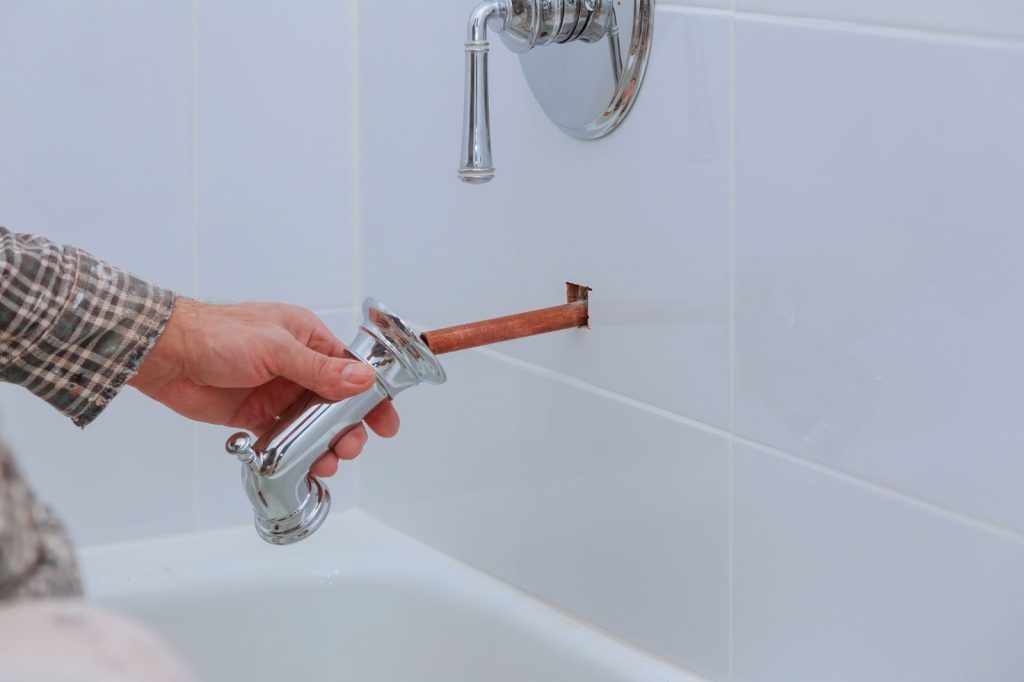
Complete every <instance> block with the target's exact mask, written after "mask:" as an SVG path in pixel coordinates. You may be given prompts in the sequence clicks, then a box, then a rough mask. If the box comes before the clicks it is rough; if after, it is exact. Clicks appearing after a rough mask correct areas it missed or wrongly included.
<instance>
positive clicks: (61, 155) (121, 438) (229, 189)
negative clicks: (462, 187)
mask: <svg viewBox="0 0 1024 682" xmlns="http://www.w3.org/2000/svg"><path fill="white" fill-rule="evenodd" d="M354 27H355V24H354V15H353V13H352V9H351V8H350V6H349V4H348V3H347V2H346V1H345V0H339V1H334V2H306V3H294V4H287V5H286V4H282V3H277V2H271V1H270V0H263V1H254V0H244V1H243V0H217V1H216V2H205V1H203V2H190V0H175V1H173V2H156V1H155V0H152V1H145V2H139V1H138V0H110V1H106V2H88V3H82V2H72V1H71V0H44V1H42V2H38V1H35V0H33V1H31V2H30V1H28V0H26V1H24V2H9V3H4V5H3V6H2V7H0V93H2V97H3V102H4V103H3V106H2V107H0V225H4V226H5V227H8V228H10V229H12V230H17V231H25V232H37V233H40V234H43V235H46V236H48V237H50V238H51V239H54V240H56V241H59V242H62V243H71V244H75V245H78V246H82V247H84V248H87V249H89V250H90V251H92V252H93V253H95V254H96V255H98V256H101V257H103V258H105V259H107V260H109V261H111V262H113V263H115V264H118V265H121V266H122V267H125V268H127V269H129V270H132V271H134V272H136V273H137V274H139V275H140V276H143V277H146V278H149V279H151V280H153V281H155V282H158V283H160V284H162V285H164V286H167V287H172V288H174V289H175V290H176V291H178V292H180V293H182V294H184V295H188V296H198V297H200V298H203V299H209V300H215V301H239V300H251V299H257V300H260V299H263V300H283V301H288V302H293V303H300V304H303V305H306V306H309V307H312V308H313V309H315V310H317V311H318V312H320V313H321V315H322V316H323V317H324V319H325V320H326V321H327V322H328V324H329V325H330V326H331V327H332V328H333V329H335V330H336V332H337V333H338V334H339V335H341V336H342V337H343V338H347V337H349V336H350V335H351V333H352V315H351V311H352V309H353V308H352V306H353V304H354V302H355V298H354V295H355V292H356V290H357V286H358V285H357V282H356V276H357V273H358V272H359V267H358V263H357V262H356V261H355V257H354V254H355V250H354V248H353V238H354V232H353V206H354V205H355V203H356V202H355V201H354V200H353V195H352V193H353V187H354V171H355V166H354V161H353V154H352V142H353V134H354V131H353V128H352V124H353V118H352V108H353V107H352V83H353V79H352V70H353V64H354V60H353V56H354V52H353V44H354V43H353V39H352V37H353V36H354ZM0 423H2V429H3V433H4V435H5V437H6V438H7V439H8V440H10V441H11V442H12V443H13V445H14V446H15V448H16V450H17V451H18V452H19V453H20V458H21V463H22V465H23V467H24V468H25V469H26V470H27V472H28V474H29V475H30V478H31V479H32V480H33V481H34V482H35V483H36V484H37V487H38V488H39V490H40V492H41V494H42V495H43V496H44V497H45V498H46V499H48V500H50V501H52V502H53V504H54V505H55V506H56V507H58V509H59V510H60V511H61V512H63V514H64V516H65V518H66V519H67V521H68V523H69V525H70V527H71V530H72V532H73V534H74V536H75V538H76V539H77V540H78V541H80V542H81V543H85V544H92V543H97V542H110V541H118V540H128V539H133V538H137V537H143V536H149V535H156V534H166V533H177V532H183V531H188V530H192V529H196V528H207V527H211V526H222V525H227V524H239V523H250V522H251V511H250V510H249V507H248V503H247V502H246V500H245V499H244V496H242V495H240V493H239V487H238V464H237V463H236V462H233V461H232V460H231V459H230V458H228V457H227V456H226V455H224V454H223V441H224V439H225V438H226V437H227V435H229V433H230V431H229V430H226V429H225V428H224V427H206V426H193V425H191V424H189V423H187V422H186V421H185V420H183V419H181V418H179V417H178V416H177V415H175V414H173V413H172V412H170V411H169V410H167V409H165V408H163V407H162V406H160V405H157V404H154V403H151V402H150V401H148V400H147V399H145V398H143V397H141V396H140V395H139V394H138V393H136V392H135V391H134V389H130V388H129V389H126V390H125V391H124V392H123V393H122V395H121V396H119V398H118V399H117V400H116V401H115V402H114V403H113V404H112V405H111V407H110V408H109V409H108V410H107V411H106V412H104V413H103V414H102V415H101V416H100V418H99V419H98V420H97V421H96V423H94V424H93V425H91V426H90V427H89V428H87V429H85V430H84V431H80V430H79V429H77V428H75V427H74V426H72V425H71V423H70V422H69V421H68V420H66V419H64V418H63V417H61V416H60V415H59V414H57V413H56V412H55V411H54V410H53V409H52V408H50V407H49V406H48V405H46V404H44V403H42V402H40V401H38V400H35V399H34V398H33V397H32V396H30V395H29V394H28V393H26V392H24V391H23V390H22V389H20V388H17V387H13V386H9V385H3V386H0ZM354 480H355V478H354V476H351V475H349V476H346V477H339V479H338V480H337V481H335V482H333V483H332V491H333V492H334V494H335V504H336V506H337V507H338V508H345V507H347V506H349V504H350V503H351V497H352V496H351V489H352V485H353V483H354Z"/></svg>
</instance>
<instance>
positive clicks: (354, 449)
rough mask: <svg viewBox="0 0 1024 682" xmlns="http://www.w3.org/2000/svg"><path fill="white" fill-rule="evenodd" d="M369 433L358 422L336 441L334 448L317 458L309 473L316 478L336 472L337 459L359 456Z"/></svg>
mask: <svg viewBox="0 0 1024 682" xmlns="http://www.w3.org/2000/svg"><path fill="white" fill-rule="evenodd" d="M368 439H369V435H368V434H367V433H366V428H365V427H364V426H363V425H362V424H360V425H359V426H357V427H355V428H354V429H352V430H351V431H349V432H348V433H346V434H345V435H344V436H343V437H342V438H341V440H339V441H338V442H337V444H336V445H335V446H334V449H333V450H332V451H331V452H328V453H327V454H326V455H324V456H323V457H321V458H320V459H318V460H317V461H316V462H315V463H314V464H313V466H312V467H310V469H309V473H311V474H312V475H314V476H316V477H318V478H327V477H330V476H333V475H334V474H336V473H337V472H338V461H339V460H342V459H344V460H352V459H355V458H356V457H358V456H359V453H360V452H362V451H363V447H364V446H365V445H366V441H367V440H368Z"/></svg>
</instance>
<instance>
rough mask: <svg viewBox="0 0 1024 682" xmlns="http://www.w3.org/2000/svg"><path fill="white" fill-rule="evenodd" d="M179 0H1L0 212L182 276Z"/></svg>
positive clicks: (30, 227) (182, 26)
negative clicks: (88, 0)
mask: <svg viewBox="0 0 1024 682" xmlns="http://www.w3.org/2000/svg"><path fill="white" fill-rule="evenodd" d="M190 31H191V20H190V13H189V5H188V3H187V2H165V3H138V2H132V1H131V0H117V1H114V2H104V3H75V2H58V1H56V0H45V1H42V2H14V3H4V6H3V8H2V9H0V64H2V66H0V92H3V99H4V104H3V106H2V107H0V225H4V226H5V227H8V228H10V229H12V230H15V231H18V232H32V233H36V234H41V235H44V236H46V237H49V238H50V239H52V240H54V241H57V242H61V243H71V244H74V245H76V246H80V247H82V248H86V249H88V250H90V251H92V252H93V253H94V254H95V255H97V256H98V257H101V258H103V259H105V260H108V261H110V262H112V263H114V264H116V265H119V266H121V267H124V268H126V269H129V270H132V271H134V272H136V273H137V274H138V275H140V276H142V277H145V278H147V279H150V280H153V281H155V282H157V283H159V284H162V285H164V286H167V287H172V288H175V289H178V290H181V291H189V290H190V289H191V272H192V266H191V253H192V252H191V249H192V246H191V244H192V241H191V225H190V215H191V199H190V195H189V191H190V189H189V188H190V182H191V176H190V172H191V171H190V169H191V151H190V143H189V140H190V138H191V122H190V111H191V95H190V92H191V90H190V89H191V84H190V78H191V76H190V73H191V69H190V65H189V54H190V50H191V38H190Z"/></svg>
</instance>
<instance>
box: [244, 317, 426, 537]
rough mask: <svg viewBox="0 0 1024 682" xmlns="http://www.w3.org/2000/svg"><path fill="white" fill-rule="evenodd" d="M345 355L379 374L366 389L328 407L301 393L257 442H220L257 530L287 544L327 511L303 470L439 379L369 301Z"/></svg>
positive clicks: (412, 338) (418, 343)
mask: <svg viewBox="0 0 1024 682" xmlns="http://www.w3.org/2000/svg"><path fill="white" fill-rule="evenodd" d="M348 354H349V356H350V357H351V358H353V359H358V360H362V361H363V362H366V363H367V364H369V365H370V366H371V367H373V368H374V370H376V372H377V381H376V382H375V383H374V384H373V386H372V387H371V388H370V389H368V390H367V391H365V392H363V393H360V394H359V395H356V396H353V397H351V398H347V399H345V400H343V401H341V402H337V403H332V402H330V401H328V400H325V399H323V398H321V397H320V396H318V395H316V394H315V393H306V394H305V395H303V396H302V397H301V398H299V399H298V400H297V401H296V402H295V403H293V404H292V405H291V407H289V408H288V410H287V411H286V412H285V413H284V414H282V415H281V418H280V419H279V420H278V421H277V422H276V423H275V425H274V426H273V427H272V428H271V429H270V430H269V431H268V432H266V433H264V434H263V435H262V436H261V437H260V438H259V440H256V441H254V440H253V437H252V436H251V435H250V434H248V433H246V432H244V431H243V432H240V433H236V434H235V435H233V436H231V437H230V438H229V439H228V442H227V444H226V446H225V447H226V449H227V451H228V453H229V454H231V455H234V456H235V457H237V458H238V459H239V460H240V461H241V462H242V465H243V466H242V485H243V487H244V488H245V492H246V494H247V495H248V497H249V501H250V502H251V503H252V506H253V510H254V511H255V513H256V530H257V532H258V533H259V535H260V537H262V538H263V539H264V540H266V541H267V542H270V543H272V544H275V545H285V544H290V543H292V542H297V541H298V540H301V539H303V538H305V537H308V536H309V535H310V534H311V533H313V532H314V531H315V530H316V529H317V528H319V527H320V524H322V523H323V521H324V519H325V518H326V516H327V513H328V512H329V511H330V507H331V496H330V492H329V491H328V490H327V487H326V486H325V485H324V484H323V482H321V481H320V479H318V478H316V477H314V476H312V475H310V473H309V468H310V467H311V466H313V463H314V462H316V460H317V459H319V458H320V456H321V455H324V454H325V453H327V452H328V451H330V449H331V448H332V447H333V446H334V445H335V444H336V443H337V442H338V440H340V439H341V438H342V436H344V435H345V434H346V433H348V432H349V431H350V430H351V429H353V428H355V427H356V426H358V425H359V424H360V423H361V422H362V421H363V418H365V417H366V415H367V414H368V413H369V412H370V410H372V409H373V408H374V407H376V406H377V405H378V404H380V403H381V402H382V401H384V400H389V399H391V398H394V397H395V396H396V395H398V394H399V393H401V392H402V391H404V390H406V389H407V388H412V387H413V386H416V385H417V384H420V383H429V384H440V383H443V382H444V381H445V372H444V368H442V367H441V364H440V363H439V362H438V361H437V358H436V357H435V356H434V354H433V353H432V352H431V351H430V349H429V348H428V347H427V345H426V343H424V342H423V341H422V340H421V339H420V338H419V337H418V336H416V334H415V333H413V332H412V331H410V330H409V327H408V326H407V325H406V324H405V323H404V322H403V321H402V320H401V318H399V317H398V316H397V315H395V314H394V313H392V312H391V311H389V310H388V309H387V308H385V307H384V306H383V305H381V304H380V303H378V302H377V301H375V300H373V299H367V300H366V302H365V303H364V304H363V324H362V327H361V328H360V330H359V332H358V333H357V334H356V337H355V340H353V341H352V343H351V344H349V347H348Z"/></svg>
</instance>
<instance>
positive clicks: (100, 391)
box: [0, 228, 175, 427]
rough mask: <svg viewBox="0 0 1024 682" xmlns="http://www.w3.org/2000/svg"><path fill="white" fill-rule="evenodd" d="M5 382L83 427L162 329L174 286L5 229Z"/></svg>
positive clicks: (1, 345)
mask: <svg viewBox="0 0 1024 682" xmlns="http://www.w3.org/2000/svg"><path fill="white" fill-rule="evenodd" d="M0 268H2V269H3V272H2V276H0V379H3V380H4V381H9V382H12V383H16V384H20V385H22V386H24V387H25V388H27V389H28V390H30V391H31V392H32V393H34V394H35V395H37V396H39V397H40V398H42V399H43V400H45V401H46V402H48V403H50V404H51V405H53V406H54V407H55V408H57V409H58V410H60V411H61V412H62V413H64V414H66V415H67V416H68V417H70V418H71V420H72V421H73V422H74V423H75V424H77V425H78V426H83V427H84V426H85V425H87V424H89V423H90V422H91V421H92V420H94V419H95V418H96V417H97V416H98V415H99V414H100V412H102V411H103V409H104V408H105V407H106V406H107V404H108V403H109V402H110V401H111V400H112V399H113V398H114V396H116V395H117V394H118V392H119V391H120V390H121V388H122V387H123V386H124V384H125V382H126V381H128V379H130V378H131V377H132V376H133V375H134V374H135V372H136V371H137V370H138V368H139V365H140V364H141V363H142V360H143V359H144V358H145V357H146V354H147V353H149V351H150V349H151V348H152V347H153V344H154V343H155V342H156V339H157V338H158V337H159V336H160V334H161V333H162V332H163V330H164V327H165V326H166V325H167V321H168V319H170V316H171V311H172V309H173V307H174V298H175V296H174V293H173V292H171V291H169V290H166V289H161V288H160V287H156V286H154V285H152V284H149V283H148V282H145V281H143V280H141V279H138V278H137V277H134V276H132V275H131V274H129V273H127V272H125V271H123V270H119V269H117V268H115V267H112V266H110V265H108V264H106V263H104V262H102V261H100V260H97V259H96V258H94V257H92V256H91V255H89V254H88V253H86V252H84V251H81V250H78V249H74V248H72V247H67V246H58V245H56V244H53V243H52V242H48V241H46V240H45V239H41V238H39V237H32V236H28V235H13V234H11V233H10V232H8V231H6V230H3V229H2V228H0Z"/></svg>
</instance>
